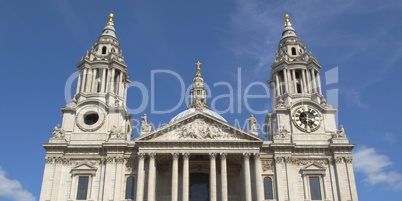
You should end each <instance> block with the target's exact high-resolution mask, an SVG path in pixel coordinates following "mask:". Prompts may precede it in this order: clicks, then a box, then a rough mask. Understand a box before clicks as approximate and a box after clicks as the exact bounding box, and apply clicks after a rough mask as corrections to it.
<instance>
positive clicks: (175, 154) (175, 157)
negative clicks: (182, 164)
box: [172, 152, 180, 160]
mask: <svg viewBox="0 0 402 201" xmlns="http://www.w3.org/2000/svg"><path fill="white" fill-rule="evenodd" d="M179 156H180V154H179V153H176V152H173V153H172V157H173V160H177V159H179Z"/></svg>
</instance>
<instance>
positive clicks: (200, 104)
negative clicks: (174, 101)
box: [188, 61, 209, 110]
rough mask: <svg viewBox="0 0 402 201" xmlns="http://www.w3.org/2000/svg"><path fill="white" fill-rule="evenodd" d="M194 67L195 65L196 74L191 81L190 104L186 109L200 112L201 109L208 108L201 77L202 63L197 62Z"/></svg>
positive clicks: (205, 90) (205, 91)
mask: <svg viewBox="0 0 402 201" xmlns="http://www.w3.org/2000/svg"><path fill="white" fill-rule="evenodd" d="M195 65H197V74H196V75H195V78H194V81H193V88H192V89H191V103H190V105H189V106H188V107H189V108H196V109H200V110H202V108H209V106H208V104H207V101H206V96H207V89H206V88H205V87H204V79H203V78H202V77H201V68H200V66H201V65H202V63H201V62H200V61H198V62H197V63H195Z"/></svg>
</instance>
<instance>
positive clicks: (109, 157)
mask: <svg viewBox="0 0 402 201" xmlns="http://www.w3.org/2000/svg"><path fill="white" fill-rule="evenodd" d="M114 159H115V157H113V156H107V157H106V163H113V162H114Z"/></svg>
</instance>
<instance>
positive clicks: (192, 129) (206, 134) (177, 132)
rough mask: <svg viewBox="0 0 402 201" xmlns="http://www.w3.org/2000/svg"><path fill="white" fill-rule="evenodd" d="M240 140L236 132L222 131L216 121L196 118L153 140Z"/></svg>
mask: <svg viewBox="0 0 402 201" xmlns="http://www.w3.org/2000/svg"><path fill="white" fill-rule="evenodd" d="M193 139H197V140H200V139H206V140H208V139H209V140H240V139H241V138H240V137H238V136H237V135H236V134H232V133H229V132H226V131H224V128H222V126H221V125H219V124H217V123H210V122H206V121H204V120H202V119H196V120H194V121H193V122H190V123H187V124H184V125H178V126H176V127H175V128H174V129H173V130H170V131H168V132H167V133H165V134H163V135H160V136H157V137H156V138H155V140H193Z"/></svg>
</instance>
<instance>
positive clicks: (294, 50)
mask: <svg viewBox="0 0 402 201" xmlns="http://www.w3.org/2000/svg"><path fill="white" fill-rule="evenodd" d="M292 55H296V48H294V47H292Z"/></svg>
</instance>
